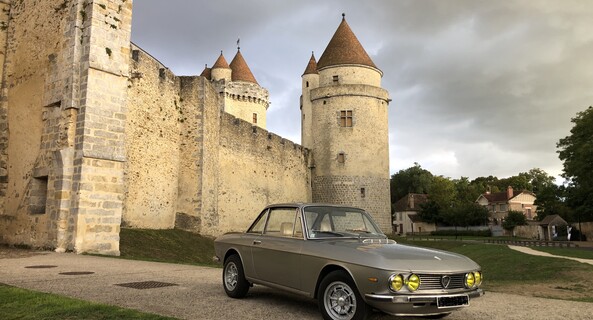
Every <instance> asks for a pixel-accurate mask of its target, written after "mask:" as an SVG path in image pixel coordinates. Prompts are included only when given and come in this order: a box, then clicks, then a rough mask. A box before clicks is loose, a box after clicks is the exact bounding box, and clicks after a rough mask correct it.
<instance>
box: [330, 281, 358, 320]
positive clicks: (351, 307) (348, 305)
mask: <svg viewBox="0 0 593 320" xmlns="http://www.w3.org/2000/svg"><path fill="white" fill-rule="evenodd" d="M324 301H325V303H324V304H325V311H327V313H328V314H329V315H330V316H331V317H332V319H340V320H341V319H352V318H353V317H354V314H355V313H356V296H355V295H354V291H353V290H352V288H350V286H349V285H347V284H346V283H344V282H340V281H337V282H333V283H332V284H330V285H329V286H328V287H327V288H326V289H325V294H324Z"/></svg>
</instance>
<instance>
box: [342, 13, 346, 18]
mask: <svg viewBox="0 0 593 320" xmlns="http://www.w3.org/2000/svg"><path fill="white" fill-rule="evenodd" d="M344 19H346V14H345V13H343V12H342V20H344Z"/></svg>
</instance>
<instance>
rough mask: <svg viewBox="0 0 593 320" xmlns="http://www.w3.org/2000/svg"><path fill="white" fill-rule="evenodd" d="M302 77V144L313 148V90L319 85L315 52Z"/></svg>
mask: <svg viewBox="0 0 593 320" xmlns="http://www.w3.org/2000/svg"><path fill="white" fill-rule="evenodd" d="M301 78H302V90H303V91H302V95H301V144H302V145H303V146H304V147H305V148H311V145H312V140H311V139H312V137H311V121H312V120H313V114H312V110H311V106H312V104H311V90H313V89H316V88H317V87H319V72H317V61H316V60H315V54H314V53H313V52H311V58H310V59H309V63H308V64H307V67H306V68H305V72H303V75H302V76H301Z"/></svg>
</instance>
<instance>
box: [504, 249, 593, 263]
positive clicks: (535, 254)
mask: <svg viewBox="0 0 593 320" xmlns="http://www.w3.org/2000/svg"><path fill="white" fill-rule="evenodd" d="M509 248H511V249H513V250H516V251H519V252H522V253H525V254H530V255H533V256H542V257H550V258H562V259H568V260H574V261H578V262H581V263H588V264H590V265H593V260H591V259H581V258H573V257H565V256H557V255H553V254H551V253H547V252H542V251H537V250H533V249H531V248H528V247H519V246H511V245H509Z"/></svg>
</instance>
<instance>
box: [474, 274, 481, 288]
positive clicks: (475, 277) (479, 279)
mask: <svg viewBox="0 0 593 320" xmlns="http://www.w3.org/2000/svg"><path fill="white" fill-rule="evenodd" d="M474 279H475V282H476V287H479V286H480V285H481V284H482V273H481V272H480V271H475V272H474Z"/></svg>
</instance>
